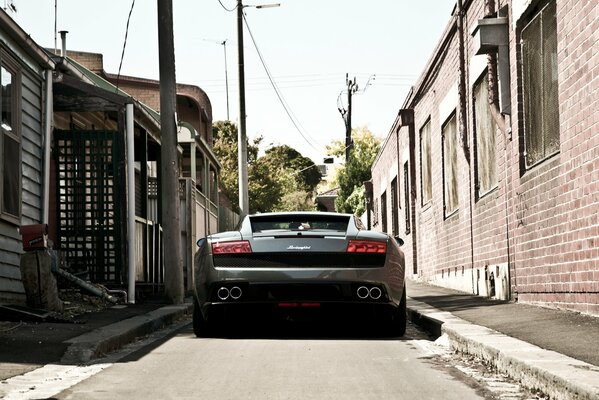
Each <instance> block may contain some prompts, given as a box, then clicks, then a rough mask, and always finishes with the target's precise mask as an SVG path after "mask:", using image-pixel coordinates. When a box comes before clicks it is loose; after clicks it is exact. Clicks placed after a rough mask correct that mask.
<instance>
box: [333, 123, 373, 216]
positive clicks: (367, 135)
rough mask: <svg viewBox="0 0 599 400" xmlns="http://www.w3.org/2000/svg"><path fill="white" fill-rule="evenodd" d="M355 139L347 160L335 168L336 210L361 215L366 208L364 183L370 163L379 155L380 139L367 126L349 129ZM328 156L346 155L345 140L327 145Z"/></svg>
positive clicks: (366, 179) (368, 174)
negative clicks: (336, 187)
mask: <svg viewBox="0 0 599 400" xmlns="http://www.w3.org/2000/svg"><path fill="white" fill-rule="evenodd" d="M352 139H353V142H354V145H353V148H352V151H351V154H350V159H349V162H346V163H345V165H344V166H342V167H340V168H339V169H338V170H337V176H336V180H337V183H338V186H339V194H338V196H337V198H336V199H335V209H336V210H337V211H338V212H344V213H354V214H356V215H361V214H362V213H363V212H364V211H365V205H364V200H365V194H364V182H365V181H368V180H370V178H371V171H370V169H371V168H372V164H373V163H374V160H375V158H376V155H377V154H378V151H379V148H380V145H381V141H380V139H378V138H377V137H375V136H374V135H373V134H372V132H370V131H369V130H368V129H366V128H359V129H354V130H353V131H352ZM327 151H328V154H329V155H334V156H343V155H345V142H342V141H339V140H337V141H334V142H333V143H331V144H330V145H329V146H327Z"/></svg>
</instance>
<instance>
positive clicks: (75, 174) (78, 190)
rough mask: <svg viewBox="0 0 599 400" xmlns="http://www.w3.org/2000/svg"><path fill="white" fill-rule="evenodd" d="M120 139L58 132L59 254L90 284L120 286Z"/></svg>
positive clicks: (113, 135)
mask: <svg viewBox="0 0 599 400" xmlns="http://www.w3.org/2000/svg"><path fill="white" fill-rule="evenodd" d="M118 138H119V135H118V133H117V132H112V131H56V132H55V140H56V146H55V149H56V159H57V168H58V182H57V183H58V193H57V196H58V201H57V204H58V207H57V209H58V224H59V240H60V247H61V250H62V251H63V252H64V254H65V256H66V258H67V261H68V263H69V265H70V266H71V267H72V268H73V269H74V270H84V269H86V270H88V271H89V273H90V279H91V280H92V282H100V283H109V282H110V283H120V282H121V281H122V276H121V265H120V264H121V261H120V260H121V257H120V255H121V253H120V251H121V250H120V248H121V238H120V236H121V235H120V225H121V223H120V221H121V218H120V215H121V213H120V207H119V204H120V202H119V193H118V183H119V178H118V168H117V166H118V161H119V160H120V157H119V146H118V143H117V140H118Z"/></svg>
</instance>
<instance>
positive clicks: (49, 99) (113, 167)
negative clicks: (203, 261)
mask: <svg viewBox="0 0 599 400" xmlns="http://www.w3.org/2000/svg"><path fill="white" fill-rule="evenodd" d="M0 39H1V42H0V64H1V67H2V74H1V75H0V76H1V79H2V82H0V83H1V84H2V89H3V90H2V98H1V101H2V110H3V112H2V128H1V129H2V131H1V136H0V154H1V158H0V160H1V162H0V183H1V184H0V210H1V213H0V302H2V303H24V302H25V300H26V299H25V292H24V287H23V284H22V282H21V274H20V268H19V266H20V258H21V255H22V254H23V248H22V240H21V236H20V234H19V227H21V226H22V225H31V224H40V223H43V224H46V223H47V224H48V226H49V234H48V237H49V239H50V240H49V243H51V244H52V245H53V246H54V249H56V250H57V251H58V254H59V255H60V262H61V265H63V266H64V267H65V268H68V269H70V270H71V271H72V272H78V273H82V274H85V276H86V277H87V278H89V280H90V281H91V282H93V283H99V284H103V285H105V286H106V287H109V288H113V289H120V290H123V289H124V290H129V289H131V286H130V285H129V287H128V286H127V283H128V282H129V283H130V280H129V277H130V276H132V277H134V286H133V287H134V288H137V289H138V292H139V289H142V290H146V291H149V292H151V293H159V292H160V291H161V290H162V289H163V279H164V269H163V255H162V241H163V238H162V228H161V224H162V222H161V217H160V214H161V213H160V207H161V204H160V200H159V197H160V196H159V195H158V194H159V193H160V187H161V182H160V179H159V176H158V173H157V171H158V170H159V165H160V153H161V151H160V146H161V129H160V117H159V114H158V112H157V111H156V110H155V109H154V108H153V106H154V104H152V105H148V104H145V103H144V102H142V101H140V100H139V99H138V96H139V97H140V98H144V101H147V102H148V103H151V101H149V99H150V97H155V98H158V93H159V87H158V82H156V81H146V80H143V79H138V78H132V77H126V78H124V79H123V80H121V84H120V85H119V86H120V87H117V86H116V85H115V84H113V83H111V78H112V77H111V76H110V75H108V74H104V75H103V74H102V73H98V72H97V71H93V70H92V68H88V67H86V65H84V61H85V60H80V61H78V59H77V56H78V55H82V54H83V55H85V54H86V53H72V56H71V54H70V53H69V52H67V51H66V44H65V43H63V49H62V51H61V54H60V55H56V54H53V53H52V52H51V51H48V50H44V49H42V48H41V47H39V46H38V45H37V44H35V43H34V42H33V41H32V40H31V38H30V37H29V36H28V35H27V34H26V33H25V32H24V31H23V30H22V29H21V28H20V27H19V26H18V25H17V24H16V23H15V22H14V21H13V20H12V19H11V18H10V17H9V16H8V15H7V14H6V13H4V12H3V11H0ZM87 54H88V55H89V54H90V53H87ZM92 56H94V57H96V59H97V58H98V57H99V59H100V60H101V55H92ZM92 58H93V57H92ZM123 82H124V83H123ZM139 82H141V86H143V88H141V89H139V90H137V91H136V90H134V89H135V88H136V85H139ZM124 89H127V91H125V90H124ZM142 89H145V90H142ZM129 91H130V92H131V93H129ZM177 92H178V93H177V103H178V104H177V106H178V111H179V113H178V115H179V117H180V121H179V138H178V139H179V154H180V158H179V159H180V171H181V177H180V180H179V182H180V185H179V186H180V201H181V207H180V209H181V225H182V226H181V234H182V247H183V248H182V252H183V253H182V255H183V257H182V258H183V268H184V271H185V274H184V276H185V280H186V285H187V287H188V288H189V287H190V285H191V279H190V277H191V268H192V265H191V262H192V261H191V260H193V252H194V251H195V241H196V240H197V239H198V238H200V237H203V236H205V235H207V234H209V233H213V232H216V231H217V230H218V229H219V207H218V171H219V168H220V165H219V163H218V161H217V160H216V158H215V157H214V154H213V153H212V150H211V148H212V138H211V133H212V131H211V125H212V121H211V118H212V116H211V108H210V101H209V99H208V97H207V96H206V95H205V93H204V92H203V91H202V90H201V89H200V88H197V87H193V86H187V85H179V86H178V91H177ZM132 93H134V95H132ZM144 95H145V96H146V97H143V96H144ZM128 296H133V297H134V296H135V289H133V290H132V291H131V290H129V293H128ZM130 300H131V299H130Z"/></svg>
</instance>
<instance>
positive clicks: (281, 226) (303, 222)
mask: <svg viewBox="0 0 599 400" xmlns="http://www.w3.org/2000/svg"><path fill="white" fill-rule="evenodd" d="M349 218H350V217H349V216H346V215H339V216H336V215H326V216H325V215H275V216H272V215H269V216H254V217H251V218H250V224H251V226H252V232H253V233H268V232H277V231H278V232H280V231H332V232H346V231H347V226H348V224H349Z"/></svg>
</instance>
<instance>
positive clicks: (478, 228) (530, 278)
mask: <svg viewBox="0 0 599 400" xmlns="http://www.w3.org/2000/svg"><path fill="white" fill-rule="evenodd" d="M497 3H498V7H497V9H500V8H501V7H503V6H507V10H508V14H507V15H508V17H509V20H510V26H509V35H510V45H509V47H510V71H511V99H512V114H511V117H510V116H505V124H506V126H507V127H508V129H506V130H505V131H503V130H502V129H497V131H496V136H495V140H496V143H495V155H496V168H497V186H496V187H495V188H492V189H491V190H490V191H488V192H487V193H484V194H483V195H481V196H478V195H477V191H476V189H475V179H476V173H475V171H476V163H477V160H476V158H475V154H476V147H475V146H476V143H475V141H474V136H475V131H474V116H473V111H472V110H473V97H472V91H473V86H474V85H475V83H476V82H477V81H478V80H479V79H481V77H484V76H485V74H486V69H485V68H486V66H487V56H486V55H484V56H475V54H474V53H475V49H474V47H473V46H474V40H473V39H472V37H471V36H470V35H469V33H470V32H471V31H472V29H473V27H474V26H475V25H476V24H477V20H478V19H479V18H482V17H483V16H484V13H485V11H484V1H483V0H473V1H471V2H465V4H466V15H465V20H464V31H465V32H466V35H465V36H464V39H465V41H464V51H465V61H466V96H465V99H466V100H465V101H466V110H467V111H466V116H465V117H466V121H467V134H468V141H467V143H468V146H469V152H470V153H469V155H470V157H469V159H470V162H468V159H467V157H466V156H465V153H464V151H462V148H461V147H460V148H459V149H458V171H459V172H458V193H459V206H458V210H457V211H456V213H455V214H452V215H451V216H449V217H446V216H445V215H444V209H443V204H444V199H443V196H444V192H443V190H444V187H443V159H442V144H443V142H442V137H441V130H442V126H443V124H444V123H445V121H446V120H447V118H448V117H449V116H450V115H451V113H452V112H457V113H458V114H459V106H458V94H457V90H456V87H457V83H458V79H459V75H458V71H459V69H458V66H459V57H458V55H459V53H458V38H457V33H456V30H455V29H451V27H448V29H447V30H446V32H445V33H444V35H443V37H442V38H441V40H440V42H439V45H438V47H437V49H436V50H435V52H434V53H433V54H432V55H431V61H430V62H429V64H428V65H427V67H426V68H425V70H424V71H423V73H422V76H421V77H420V79H419V80H418V82H417V83H416V85H415V89H414V92H412V94H411V95H410V97H409V98H408V99H407V100H406V104H408V105H409V108H412V109H413V111H414V129H415V132H416V138H415V139H416V140H415V141H414V144H413V146H414V149H415V152H414V154H415V156H414V159H413V160H411V162H414V163H415V166H416V169H415V175H416V176H415V178H416V183H417V186H418V187H417V188H416V194H417V199H416V206H415V209H414V210H412V211H414V212H416V214H415V217H416V225H417V226H416V228H417V231H416V235H403V236H404V238H405V239H406V246H404V252H405V253H406V268H407V271H411V270H412V268H411V267H412V265H411V263H412V260H413V259H417V270H416V274H415V275H414V278H416V279H422V280H425V281H428V282H431V283H435V284H439V285H442V286H446V287H453V288H456V289H460V290H463V291H466V292H472V293H478V294H481V295H490V294H491V292H490V286H489V285H490V276H491V273H493V274H494V278H495V284H496V286H495V289H496V290H495V296H497V297H502V296H508V295H509V296H511V297H512V298H514V299H516V298H517V299H518V301H521V302H528V303H538V304H542V305H547V306H552V307H561V308H566V309H571V310H577V311H581V312H584V313H589V314H593V315H599V221H598V218H599V111H598V110H599V100H598V99H599V95H598V93H599V90H598V89H599V41H597V37H596V36H597V35H596V33H597V32H599V4H598V3H597V2H596V1H593V0H580V1H578V0H571V1H558V2H557V25H558V29H557V32H558V39H557V40H558V52H557V68H558V85H559V90H558V91H559V134H560V149H559V153H558V154H557V155H554V156H552V157H550V158H548V159H546V160H545V161H543V162H541V163H539V164H538V165H536V166H534V167H532V168H529V169H525V168H524V167H523V162H522V154H523V150H524V129H523V125H524V124H523V103H522V102H523V100H522V99H523V96H522V93H523V92H522V91H523V84H522V76H521V60H522V56H521V54H520V53H519V52H520V46H519V43H520V32H521V29H522V26H524V25H525V24H527V23H528V21H530V18H531V15H532V14H533V13H532V12H531V10H533V9H534V8H535V7H538V6H543V5H544V4H546V3H547V1H545V0H539V1H533V2H530V4H528V5H527V7H523V6H521V7H520V9H519V11H518V14H517V15H516V17H515V18H516V20H515V21H514V20H513V17H512V15H511V5H512V1H511V0H503V1H498V2H497ZM450 26H451V25H450ZM481 57H483V58H481ZM485 79H486V78H485ZM456 110H457V111H456ZM458 118H459V117H458ZM427 121H430V124H431V153H432V200H431V201H430V202H428V203H427V204H422V199H421V195H422V190H421V163H420V134H419V132H420V129H421V128H422V127H423V126H424V124H425V123H427ZM397 125H401V124H400V122H399V119H398V120H397V121H396V122H395V125H394V127H393V129H392V131H391V132H390V134H389V135H390V136H389V137H388V138H387V140H386V142H385V144H384V146H383V149H382V150H381V152H380V154H379V158H378V159H377V162H376V163H375V165H374V166H373V170H372V174H373V183H374V184H373V189H374V197H375V199H376V198H380V195H381V192H382V190H386V191H387V193H390V186H389V185H390V182H391V180H392V178H393V176H391V175H390V174H389V169H390V166H392V165H393V164H394V163H397V162H398V161H397V160H398V154H399V158H400V161H399V162H400V164H401V167H402V169H401V170H402V173H401V174H400V178H401V179H400V182H401V183H400V188H401V193H402V195H401V196H400V198H401V199H402V202H401V205H402V206H403V205H404V203H403V195H404V192H403V187H404V186H403V176H402V175H403V161H401V157H402V155H403V154H405V152H406V150H407V149H408V148H409V146H410V143H409V142H408V141H407V140H405V139H404V138H406V137H407V133H404V132H407V129H406V127H399V134H400V140H399V149H397V148H396V144H395V143H396V142H395V136H394V135H395V132H396V131H397V128H398V126H397ZM510 127H511V129H509V128H510ZM458 132H459V123H458ZM387 204H388V207H390V204H391V203H390V202H387ZM401 212H402V214H401V215H403V210H401ZM391 214H392V212H391V210H390V209H388V210H387V215H388V216H389V218H390V216H391ZM379 217H380V211H379ZM404 221H405V220H404V218H400V232H401V233H402V234H403V227H404V225H403V224H404ZM387 226H388V230H390V229H391V226H392V225H391V221H390V220H389V221H388V224H387ZM374 228H375V229H378V230H380V229H381V228H380V224H379V225H378V226H375V227H374ZM411 236H414V237H413V238H412V237H411ZM413 240H415V241H416V246H415V248H416V254H412V250H411V249H412V247H411V243H412V241H413ZM508 266H509V276H508ZM500 292H501V293H500Z"/></svg>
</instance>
